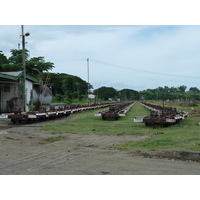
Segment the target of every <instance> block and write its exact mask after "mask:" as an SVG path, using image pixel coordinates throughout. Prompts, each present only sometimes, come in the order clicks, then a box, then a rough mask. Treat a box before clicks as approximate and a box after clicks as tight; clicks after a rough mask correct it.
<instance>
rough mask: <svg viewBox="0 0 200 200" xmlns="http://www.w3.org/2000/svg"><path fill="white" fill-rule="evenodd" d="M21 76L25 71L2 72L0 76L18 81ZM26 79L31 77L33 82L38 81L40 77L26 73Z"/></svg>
mask: <svg viewBox="0 0 200 200" xmlns="http://www.w3.org/2000/svg"><path fill="white" fill-rule="evenodd" d="M21 76H23V71H14V72H0V78H6V79H10V80H15V81H17V80H18V79H19V78H20V77H21ZM26 79H29V80H30V81H32V82H36V83H37V82H38V79H36V78H34V77H32V76H29V75H26Z"/></svg>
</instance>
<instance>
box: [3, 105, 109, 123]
mask: <svg viewBox="0 0 200 200" xmlns="http://www.w3.org/2000/svg"><path fill="white" fill-rule="evenodd" d="M110 105H113V104H112V103H103V104H92V105H78V104H77V105H57V106H50V108H49V109H46V108H41V109H39V111H31V112H22V111H21V110H14V113H12V114H9V115H7V117H6V118H10V119H11V122H13V123H14V124H18V123H20V122H25V123H32V122H37V121H46V120H47V119H50V120H51V119H56V118H60V117H64V116H68V115H70V114H73V113H77V112H82V111H86V110H92V109H100V108H104V107H108V106H110Z"/></svg>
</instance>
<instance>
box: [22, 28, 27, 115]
mask: <svg viewBox="0 0 200 200" xmlns="http://www.w3.org/2000/svg"><path fill="white" fill-rule="evenodd" d="M22 66H23V78H24V87H23V90H24V91H23V93H24V94H23V98H24V101H23V107H24V112H26V64H25V35H24V26H23V25H22Z"/></svg>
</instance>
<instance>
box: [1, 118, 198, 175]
mask: <svg viewBox="0 0 200 200" xmlns="http://www.w3.org/2000/svg"><path fill="white" fill-rule="evenodd" d="M70 117H71V116H69V117H68V119H70ZM66 119H67V118H65V119H59V120H55V121H47V122H45V123H35V124H29V125H21V126H14V125H12V124H11V123H10V121H8V120H1V123H0V174H1V175H3V174H4V175H6V174H9V175H17V174H21V175H32V174H33V175H48V174H49V175H50V174H51V175H134V174H135V175H136V174H137V175H157V174H161V175H165V174H170V175H175V174H180V175H182V174H183V175H184V174H185V175H186V174H200V163H198V162H192V161H179V160H167V159H152V158H143V157H139V156H133V154H132V152H130V151H119V150H115V149H112V148H111V147H112V145H113V144H116V143H122V142H124V141H130V140H139V139H143V138H145V136H142V137H141V136H118V135H110V136H108V135H95V134H93V135H78V134H69V133H66V134H62V135H65V136H66V139H64V140H61V141H57V142H54V143H47V142H45V141H44V138H47V137H50V136H54V135H51V134H49V133H48V132H46V131H41V130H39V128H40V127H41V126H43V125H44V124H50V123H54V124H56V123H60V122H61V121H62V120H66ZM56 136H57V135H56Z"/></svg>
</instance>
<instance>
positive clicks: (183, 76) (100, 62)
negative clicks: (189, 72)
mask: <svg viewBox="0 0 200 200" xmlns="http://www.w3.org/2000/svg"><path fill="white" fill-rule="evenodd" d="M90 60H91V61H93V62H96V63H99V64H104V65H110V66H113V67H118V68H123V69H128V70H134V71H140V72H146V73H151V74H158V75H163V76H174V77H182V78H196V79H200V77H194V76H185V75H178V74H166V73H162V72H153V71H148V70H143V69H135V68H131V67H126V66H122V65H116V64H111V63H107V62H103V61H99V60H96V59H90Z"/></svg>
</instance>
